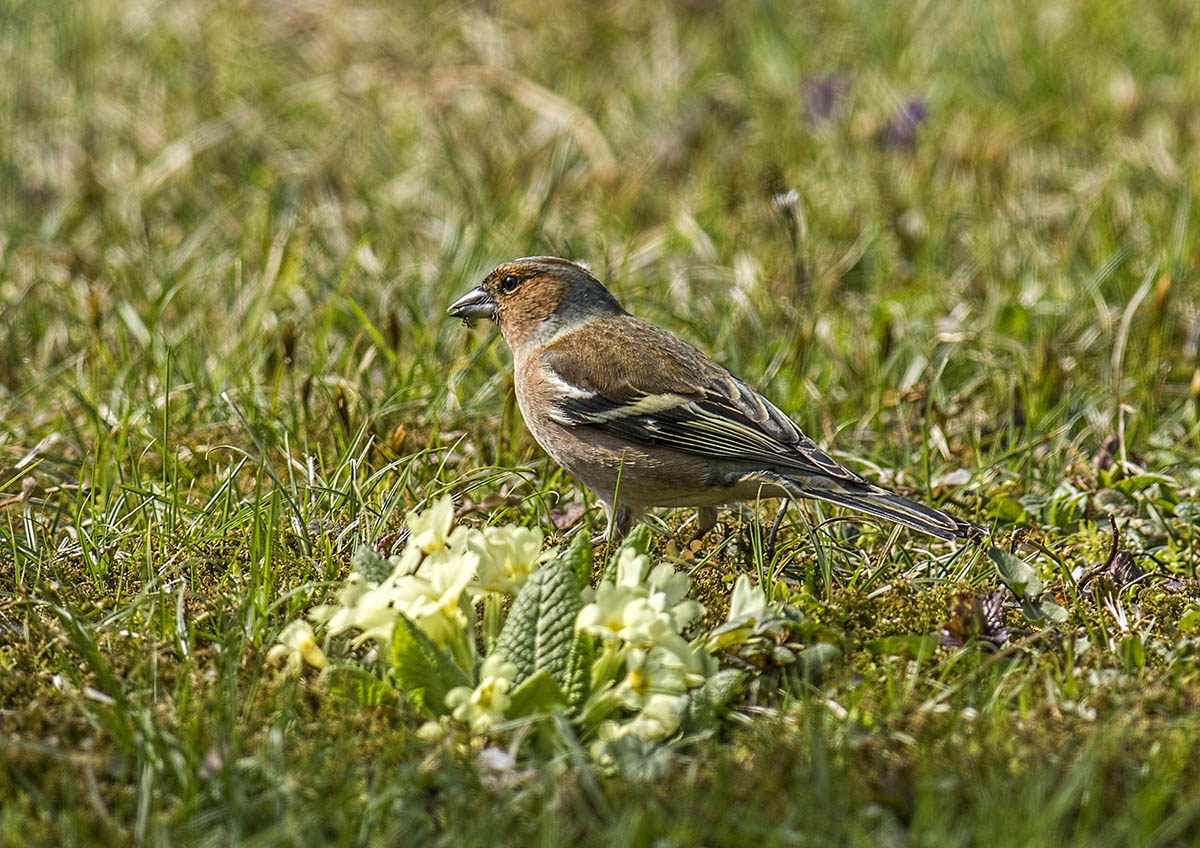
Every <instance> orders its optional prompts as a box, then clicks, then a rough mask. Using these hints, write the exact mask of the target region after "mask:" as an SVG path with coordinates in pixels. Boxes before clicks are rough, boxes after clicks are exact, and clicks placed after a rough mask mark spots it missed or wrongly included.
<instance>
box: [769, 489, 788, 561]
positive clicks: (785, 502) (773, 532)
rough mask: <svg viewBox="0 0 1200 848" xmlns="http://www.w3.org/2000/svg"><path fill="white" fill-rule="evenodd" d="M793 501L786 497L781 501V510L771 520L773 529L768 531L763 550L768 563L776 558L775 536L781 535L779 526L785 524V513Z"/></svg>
mask: <svg viewBox="0 0 1200 848" xmlns="http://www.w3.org/2000/svg"><path fill="white" fill-rule="evenodd" d="M791 503H792V499H791V498H784V499H783V500H782V501H780V502H779V512H777V513H775V520H774V521H772V522H771V531H770V532H769V533H767V544H766V547H765V548H764V550H763V556H765V557H766V561H767V562H768V563H770V562H771V561H772V560H773V559H775V537H776V536H778V535H779V527H780V525H782V524H783V515H784V513H785V512H787V508H788V507H789V506H790V505H791Z"/></svg>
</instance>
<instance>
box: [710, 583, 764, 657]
mask: <svg viewBox="0 0 1200 848" xmlns="http://www.w3.org/2000/svg"><path fill="white" fill-rule="evenodd" d="M766 614H767V595H766V593H765V592H763V590H762V589H761V588H760V587H758V586H755V585H754V584H752V583H751V582H750V578H749V577H747V576H746V575H745V574H739V575H738V578H737V580H736V581H734V584H733V598H732V599H730V602H729V619H728V621H727V623H726V624H723V625H722V626H721V627H719V628H717V629H716V630H714V631H713V632H712V635H711V636H710V637H709V640H708V645H707V647H708V650H709V651H718V650H720V649H721V648H727V647H729V646H730V645H736V644H738V643H740V642H745V641H746V640H747V639H749V638H750V637H751V636H752V635H753V634H754V628H755V627H756V626H757V625H758V623H759V622H760V621H762V620H763V618H764V617H765V616H766Z"/></svg>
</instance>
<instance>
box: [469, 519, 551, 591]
mask: <svg viewBox="0 0 1200 848" xmlns="http://www.w3.org/2000/svg"><path fill="white" fill-rule="evenodd" d="M542 541H543V540H542V531H541V530H538V529H536V528H529V527H516V526H513V525H506V526H504V527H487V528H485V529H484V530H483V532H479V531H474V532H473V533H472V534H471V535H470V536H469V537H467V538H466V540H465V542H466V545H467V547H468V548H469V549H470V550H471V551H472V552H473V553H474V554H475V555H476V556H478V557H479V562H478V565H477V566H476V567H477V569H478V572H479V579H478V584H477V588H478V589H479V590H480V591H483V592H500V593H502V594H505V595H510V596H515V595H516V594H517V592H519V591H520V590H521V587H522V586H524V585H525V581H526V580H528V579H529V575H531V574H533V572H534V571H536V570H537V567H538V565H539V564H540V563H541V562H542V561H543V560H545V559H546V558H547V556H552V555H553V553H554V552H553V551H549V552H547V553H546V554H543V553H542Z"/></svg>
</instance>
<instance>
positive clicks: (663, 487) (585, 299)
mask: <svg viewBox="0 0 1200 848" xmlns="http://www.w3.org/2000/svg"><path fill="white" fill-rule="evenodd" d="M447 311H448V312H449V314H450V315H451V316H453V317H455V318H460V319H463V320H464V321H467V322H470V321H473V320H476V319H488V320H491V321H493V322H494V323H495V324H496V325H497V326H498V327H499V330H500V335H501V336H502V337H503V339H504V341H505V342H506V343H507V344H508V347H509V349H510V350H511V352H512V357H513V372H514V373H513V382H514V386H515V390H516V397H517V405H518V407H519V408H520V410H521V415H522V417H523V418H524V420H525V424H526V426H527V427H528V429H529V431H530V433H532V435H533V437H534V439H535V440H536V441H537V442H538V444H540V445H541V446H542V448H543V449H545V451H546V453H548V454H549V455H550V456H551V457H552V458H553V459H554V460H555V461H556V462H557V463H558V464H559V465H561V466H562V467H563V468H565V469H566V470H567V471H568V472H570V473H571V474H572V475H573V476H574V477H575V478H576V479H578V480H579V481H580V482H582V483H583V484H584V485H585V486H587V487H589V488H590V489H592V490H593V491H594V492H595V493H596V496H597V497H598V499H599V500H600V502H601V504H602V506H603V507H604V511H605V513H606V515H607V518H608V528H607V530H606V532H605V534H604V535H605V536H607V538H609V539H611V540H619V539H622V538H623V537H624V536H625V535H626V534H627V533H628V532H629V530H630V528H631V527H632V526H633V525H634V523H635V522H637V521H638V520H640V519H641V518H642V517H643V516H644V514H645V513H646V511H647V510H648V509H650V508H653V507H695V508H697V509H698V510H699V512H698V520H697V529H696V534H695V536H694V537H693V538H701V537H703V536H704V535H705V534H707V533H708V531H710V530H711V529H712V528H713V527H714V526H716V523H717V507H718V506H720V505H724V504H733V503H737V502H744V501H754V500H757V499H759V498H768V497H781V498H785V499H791V498H816V499H819V500H823V501H828V502H830V503H833V504H837V505H838V506H842V507H847V508H849V509H852V510H856V511H858V512H861V513H865V514H866V515H870V516H873V517H876V518H881V519H885V520H887V521H890V522H894V523H896V524H901V525H903V526H905V527H911V528H912V529H914V530H918V531H920V532H922V533H927V534H929V535H931V536H935V537H937V538H939V539H944V540H947V541H953V540H956V539H973V538H978V537H980V536H982V535H983V534H984V532H985V531H984V529H983V528H982V527H980V526H979V525H977V524H974V523H972V522H970V521H965V520H963V519H960V518H957V517H955V516H953V515H951V514H949V513H947V512H944V511H942V510H940V509H935V508H934V507H931V506H927V505H925V504H921V503H918V502H916V501H912V500H909V499H908V498H904V497H901V496H900V495H898V494H896V493H895V492H892V491H890V490H888V489H886V488H884V487H882V486H878V485H876V484H874V483H871V482H869V481H868V480H866V479H865V478H863V477H862V476H860V475H859V474H857V473H855V472H854V471H852V470H850V469H849V468H846V467H845V466H844V465H842V464H840V463H839V462H837V461H836V460H835V459H834V458H833V457H832V456H830V455H829V454H828V453H827V452H826V451H824V450H822V449H821V447H820V446H818V445H817V443H816V442H814V441H813V440H812V439H810V438H809V437H808V436H806V435H805V434H804V433H803V432H802V431H801V430H800V428H799V427H798V426H796V424H795V423H794V422H793V421H792V420H791V418H789V417H788V416H787V415H786V414H785V413H784V412H782V411H781V410H780V409H779V407H777V406H775V405H774V404H773V403H771V402H770V401H769V400H767V399H766V398H765V397H763V396H762V395H761V394H759V393H758V392H757V391H755V390H754V389H752V388H751V387H750V386H749V385H748V384H747V383H745V382H743V381H742V380H740V379H738V378H737V377H735V376H733V375H732V374H731V373H730V372H729V371H727V370H726V369H725V368H723V367H721V366H720V365H718V364H717V363H716V362H714V361H713V360H712V359H710V358H709V357H708V356H706V355H705V354H703V353H701V352H700V351H699V350H697V349H696V348H695V347H693V346H692V345H690V344H688V343H687V342H685V341H683V340H682V339H680V338H678V337H677V336H675V335H674V334H672V333H670V332H668V331H667V330H664V329H663V328H661V327H659V326H657V325H656V324H652V323H650V322H649V321H645V320H643V319H641V318H638V317H636V316H634V315H632V314H630V313H629V312H627V311H626V310H625V309H624V308H623V307H622V306H621V305H620V303H618V302H617V299H616V298H615V297H614V296H613V295H612V293H611V292H610V291H609V290H608V289H607V288H606V287H605V286H604V284H603V283H601V282H600V281H599V280H598V279H596V277H595V276H593V275H592V273H591V272H590V271H589V270H588V269H587V268H585V267H584V266H583V265H579V264H577V263H575V262H571V261H569V260H566V259H560V258H558V257H554V256H528V257H523V258H520V259H514V260H512V261H510V262H504V263H502V264H501V265H499V266H498V267H496V268H495V269H494V270H493V271H492V272H491V273H489V274H488V275H487V276H486V277H485V278H484V280H483V282H482V283H481V284H480V285H479V286H478V287H476V288H474V289H472V290H471V291H469V292H467V293H466V294H464V295H463V296H462V297H460V298H458V299H457V300H456V301H454V303H453V304H451V305H450V307H449V309H448V310H447ZM786 503H787V501H786V500H785V502H784V504H785V506H786ZM597 538H598V539H600V538H603V536H601V537H597Z"/></svg>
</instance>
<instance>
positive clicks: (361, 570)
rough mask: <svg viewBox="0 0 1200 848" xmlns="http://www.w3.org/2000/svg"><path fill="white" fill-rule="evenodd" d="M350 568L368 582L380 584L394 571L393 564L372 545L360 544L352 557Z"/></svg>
mask: <svg viewBox="0 0 1200 848" xmlns="http://www.w3.org/2000/svg"><path fill="white" fill-rule="evenodd" d="M350 568H352V569H353V570H354V571H355V572H357V573H358V574H361V575H362V576H363V578H364V579H365V580H366V581H367V582H368V583H375V584H379V583H382V582H383V580H384V578H385V577H387V576H388V575H389V574H391V573H392V564H391V563H390V562H388V561H387V560H386V559H384V558H383V556H381V555H380V553H379V552H378V551H377V550H375V549H374V548H372V547H371V546H370V545H359V546H358V548H357V549H356V550H355V551H354V556H352V557H350Z"/></svg>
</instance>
